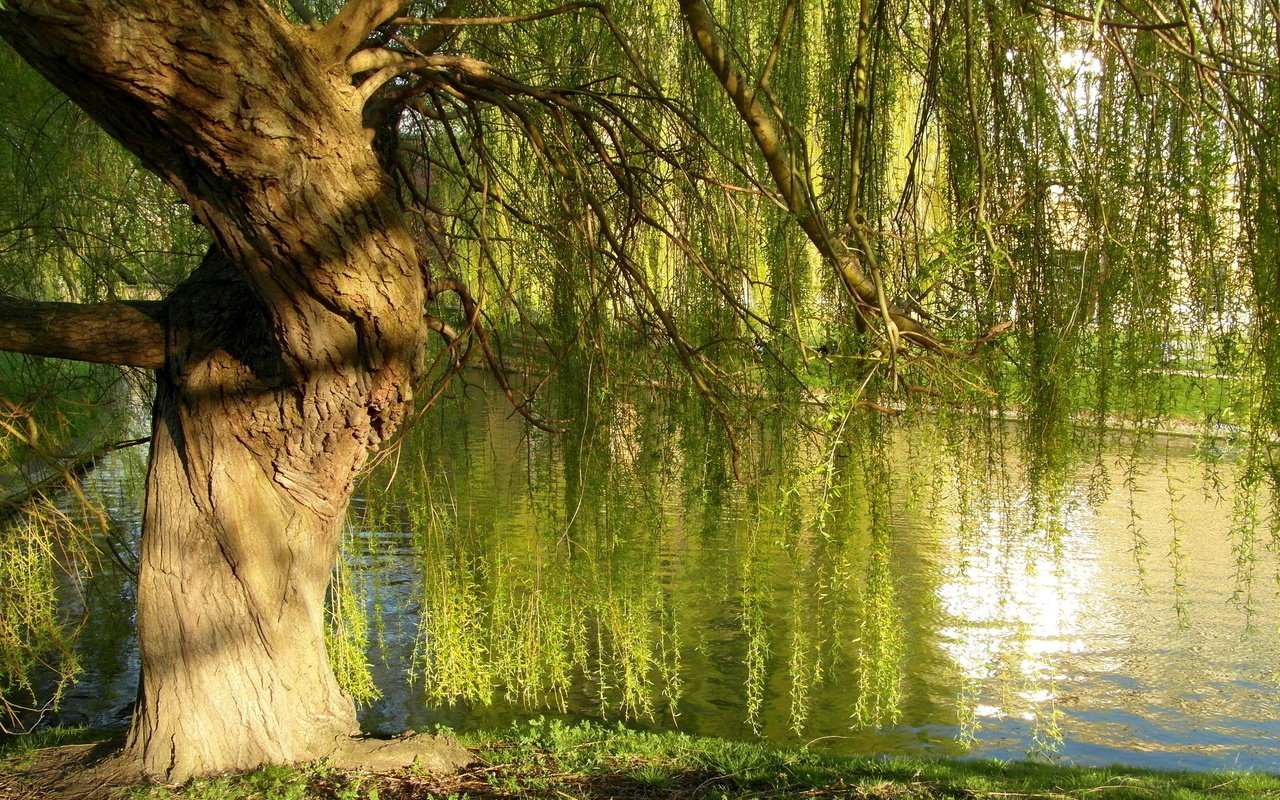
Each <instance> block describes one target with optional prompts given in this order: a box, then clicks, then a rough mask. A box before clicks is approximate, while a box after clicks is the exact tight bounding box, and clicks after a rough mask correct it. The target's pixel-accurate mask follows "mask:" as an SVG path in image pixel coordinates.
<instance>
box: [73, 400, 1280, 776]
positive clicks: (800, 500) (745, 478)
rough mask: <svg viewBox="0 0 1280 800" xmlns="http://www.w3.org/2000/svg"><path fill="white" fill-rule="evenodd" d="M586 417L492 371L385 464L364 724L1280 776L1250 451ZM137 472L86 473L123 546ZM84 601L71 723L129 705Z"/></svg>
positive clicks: (366, 598) (359, 553) (122, 654)
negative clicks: (729, 434) (554, 720)
mask: <svg viewBox="0 0 1280 800" xmlns="http://www.w3.org/2000/svg"><path fill="white" fill-rule="evenodd" d="M587 408H590V409H592V410H593V414H594V416H593V418H594V419H595V420H596V421H595V422H594V423H592V424H589V425H586V426H571V427H572V430H571V431H570V432H569V433H567V434H565V435H563V436H559V437H556V436H551V435H547V434H542V433H538V432H533V433H530V432H529V431H528V429H527V426H526V425H524V424H523V423H522V422H520V421H519V420H518V418H517V419H512V415H511V412H510V407H509V405H508V404H507V403H506V401H505V400H503V399H502V397H501V395H500V394H498V393H496V392H494V391H492V389H491V388H490V389H489V390H488V391H486V390H485V387H483V386H472V387H470V388H469V389H468V391H467V392H466V393H465V394H463V395H460V396H459V397H455V398H452V399H446V400H444V401H442V405H441V406H440V407H439V408H437V409H435V410H433V412H432V413H431V414H429V415H428V416H427V417H426V419H425V420H424V421H423V423H422V424H421V425H419V426H418V427H417V428H416V429H415V430H414V432H413V434H412V435H411V436H410V437H409V438H407V439H406V441H405V442H404V443H403V446H402V447H401V448H400V450H399V451H398V453H397V454H396V455H394V456H392V457H388V458H387V459H386V460H385V461H384V462H383V463H382V464H381V465H379V467H378V468H377V469H376V470H375V471H374V472H373V473H372V474H371V476H370V477H369V479H368V480H367V481H366V483H365V485H364V487H363V488H362V490H361V497H360V498H358V499H357V501H356V503H355V507H354V508H353V513H352V524H351V530H350V534H349V537H348V543H347V552H346V555H345V558H344V563H345V569H344V570H343V576H342V580H343V582H344V584H343V585H345V586H347V587H349V588H350V589H351V590H352V592H351V595H350V596H352V597H356V596H358V597H360V598H361V599H360V601H359V603H360V605H359V606H358V607H357V608H356V613H354V614H352V613H349V614H348V615H347V622H346V623H345V625H344V630H345V631H346V632H347V635H348V636H349V637H350V638H351V639H352V640H354V641H355V642H356V643H357V644H358V645H360V646H361V647H362V648H363V651H364V653H365V659H366V660H367V663H368V665H369V668H370V671H371V674H372V677H373V679H374V680H375V682H376V684H377V686H378V687H379V688H380V690H381V697H379V698H378V699H376V700H373V701H372V702H371V703H369V704H368V705H367V706H366V707H365V708H364V709H363V711H362V718H363V722H364V725H365V727H366V728H367V729H370V730H374V731H385V732H394V731H400V730H403V729H406V728H414V729H425V728H428V727H431V726H433V725H447V726H450V727H453V728H455V729H463V728H472V727H493V726H503V725H505V724H507V723H508V722H509V721H510V720H512V719H516V718H527V717H531V716H538V715H547V714H549V715H557V716H559V715H563V716H565V717H568V718H583V717H591V718H601V717H604V718H606V719H609V720H622V721H626V722H627V723H628V724H631V725H636V726H640V727H652V728H663V729H668V728H678V729H680V730H683V731H687V732H690V733H694V734H704V735H714V736H724V737H730V738H736V739H752V738H755V737H764V738H766V739H769V740H772V741H776V742H779V743H785V744H801V745H802V744H809V745H810V746H812V747H814V748H820V749H822V750H824V751H831V752H840V753H937V754H946V755H970V756H984V757H985V756H995V757H1001V758H1023V757H1027V756H1028V755H1030V756H1032V757H1040V758H1049V759H1053V760H1056V761H1061V762H1065V763H1077V764H1110V763H1124V764H1131V765H1135V766H1152V767H1166V768H1181V769H1192V770H1197V769H1211V768H1241V769H1258V770H1270V771H1280V692H1278V690H1280V677H1278V670H1280V636H1278V632H1277V623H1278V622H1280V601H1278V600H1277V588H1278V587H1277V583H1276V575H1277V572H1280V558H1278V556H1277V548H1276V543H1275V541H1274V540H1273V539H1271V538H1270V535H1269V533H1267V532H1266V526H1265V524H1264V525H1263V526H1262V532H1260V533H1259V534H1258V536H1257V537H1250V536H1246V535H1244V534H1242V533H1240V532H1239V530H1238V529H1236V528H1235V527H1234V526H1233V521H1232V520H1233V518H1238V514H1236V516H1235V517H1233V509H1235V510H1236V511H1237V512H1238V511H1239V510H1240V508H1241V506H1240V505H1239V502H1238V501H1237V499H1236V498H1235V497H1234V494H1233V483H1234V480H1235V467H1234V465H1233V463H1232V458H1231V453H1230V452H1228V453H1226V457H1225V458H1222V459H1220V460H1219V463H1217V465H1216V466H1214V467H1212V468H1208V467H1206V465H1205V463H1204V460H1203V459H1202V458H1199V457H1197V455H1196V451H1195V443H1194V442H1193V441H1192V440H1190V439H1178V438H1162V437H1152V438H1150V439H1149V440H1147V441H1145V442H1144V443H1143V444H1142V445H1141V446H1135V445H1134V444H1133V443H1132V441H1131V440H1130V439H1127V438H1114V439H1112V440H1109V441H1108V442H1107V443H1106V444H1105V445H1104V446H1102V447H1101V449H1094V450H1093V451H1091V452H1086V453H1084V454H1081V455H1079V456H1078V458H1077V459H1076V460H1074V461H1071V462H1070V463H1069V464H1067V465H1066V466H1063V465H1062V464H1058V466H1057V468H1056V472H1054V474H1055V475H1057V478H1055V479H1053V480H1049V479H1047V478H1045V477H1044V476H1043V475H1041V476H1040V477H1039V478H1037V476H1036V474H1035V473H1034V471H1029V470H1027V469H1025V468H1023V467H1022V466H1020V465H1017V464H1016V463H1011V458H1012V457H1006V456H1004V455H993V452H995V451H992V450H990V449H987V444H989V443H990V442H991V441H992V440H993V435H992V433H991V431H992V426H989V425H988V426H972V427H974V428H975V429H979V428H984V429H985V433H983V434H982V435H981V436H979V435H977V434H974V433H971V432H964V431H962V430H961V428H963V427H964V426H963V425H957V424H955V423H935V422H932V421H928V420H923V419H921V420H916V421H892V422H891V421H888V420H885V421H883V422H879V421H873V423H872V425H873V426H874V427H875V428H876V430H877V431H878V434H877V435H876V436H868V435H867V431H866V430H865V429H861V428H859V429H857V430H855V428H854V427H851V426H850V423H849V420H847V419H845V420H828V424H827V426H826V428H825V431H826V433H825V434H823V435H812V436H811V435H807V434H805V435H802V434H800V433H798V432H797V430H793V429H791V428H789V427H788V426H790V425H792V424H793V423H792V422H791V421H783V420H778V421H771V420H769V419H764V418H761V419H758V420H754V421H753V422H752V423H751V424H750V425H746V424H744V425H743V427H742V430H740V431H739V444H740V445H741V450H740V453H739V455H738V457H737V459H736V461H735V459H734V458H733V457H732V456H731V455H730V449H729V447H728V442H727V438H726V436H725V435H724V433H723V430H722V429H721V428H720V426H719V424H718V423H717V422H715V421H714V419H711V418H707V417H703V416H701V415H700V414H699V413H698V412H697V411H696V410H693V411H690V410H689V409H686V408H684V407H683V406H680V405H679V404H675V403H673V402H672V401H670V399H669V398H663V397H662V396H661V395H660V394H655V393H639V394H636V395H634V396H628V397H625V398H618V397H612V398H604V399H599V398H597V399H593V400H592V401H591V402H590V403H589V404H587V405H585V406H577V407H572V404H569V405H568V406H566V408H565V409H561V410H563V411H565V414H564V415H565V416H575V417H577V418H583V417H586V416H590V415H588V414H587V412H586V411H585V410H584V409H587ZM575 412H576V413H575ZM842 426H843V427H842ZM744 431H745V433H744ZM833 431H834V433H833ZM1000 435H1001V434H1000V433H999V432H997V433H996V434H995V436H994V438H995V439H998V438H999V436H1000ZM836 438H840V439H842V440H843V443H842V444H839V445H837V446H832V442H833V441H834V440H835V439H836ZM984 443H987V444H984ZM127 463H129V462H128V457H124V458H121V459H115V460H113V461H112V462H111V463H109V464H107V465H105V466H104V468H103V469H100V470H99V471H98V472H96V473H94V474H93V475H91V476H89V478H87V482H88V483H89V485H90V486H91V488H93V489H94V490H95V491H97V492H98V493H100V494H101V495H102V496H103V498H104V502H105V505H106V507H107V508H108V510H109V512H110V514H111V516H112V519H113V525H114V526H115V528H116V530H117V532H118V534H119V536H118V537H117V538H119V539H120V540H121V542H123V543H124V544H125V545H126V546H127V544H128V543H129V542H130V541H133V540H134V538H135V537H136V527H137V524H138V522H137V520H138V507H139V505H140V497H139V493H138V491H137V489H136V486H137V481H136V480H127V479H125V478H126V474H125V473H136V470H137V465H136V463H135V464H134V465H133V466H130V467H128V468H127V469H126V466H125V465H126V464H127ZM735 470H736V472H737V476H736V477H735V475H734V473H735ZM1063 475H1067V476H1068V478H1067V479H1064V478H1063ZM1258 514H1259V515H1260V516H1261V517H1262V518H1263V520H1264V523H1265V513H1264V511H1259V512H1258ZM1233 531H1234V532H1233ZM121 557H122V559H123V560H125V561H126V562H127V560H128V558H129V555H128V554H127V553H122V554H121ZM89 597H90V605H91V606H92V607H94V608H98V607H116V608H125V609H127V608H128V603H129V600H130V588H129V584H128V580H127V579H126V578H123V577H122V575H121V573H120V572H119V571H118V570H112V569H110V568H109V566H108V565H104V566H103V568H101V569H100V570H99V572H98V575H97V576H96V577H95V579H94V581H93V583H92V584H91V588H90V592H89ZM349 610H350V609H349ZM95 613H96V614H97V615H98V618H97V620H94V621H91V624H90V625H88V626H87V627H86V629H85V640H84V651H85V666H86V674H85V680H84V681H83V682H82V684H81V685H80V686H79V687H77V688H76V689H74V690H73V691H72V695H71V698H70V701H69V703H68V706H67V708H68V711H67V715H68V718H74V717H75V715H76V714H80V715H83V716H89V717H96V718H101V716H102V715H103V714H109V713H112V711H113V710H118V709H119V708H120V706H122V705H124V704H125V703H127V702H128V700H129V699H130V698H131V696H132V692H133V680H134V677H133V671H134V670H135V669H136V653H135V651H134V648H135V644H134V642H133V639H132V634H131V633H130V631H129V629H128V627H127V625H123V626H122V625H118V624H109V623H108V622H107V621H106V620H107V616H108V615H107V614H106V613H105V612H102V611H95Z"/></svg>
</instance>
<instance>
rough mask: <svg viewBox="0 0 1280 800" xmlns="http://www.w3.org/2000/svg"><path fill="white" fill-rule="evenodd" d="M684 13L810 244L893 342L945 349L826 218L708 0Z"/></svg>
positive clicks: (685, 3) (683, 4) (689, 4)
mask: <svg viewBox="0 0 1280 800" xmlns="http://www.w3.org/2000/svg"><path fill="white" fill-rule="evenodd" d="M680 13H681V14H682V15H683V16H684V19H685V23H686V24H687V25H688V27H689V33H690V34H691V35H692V37H693V41H694V43H695V44H696V45H697V47H698V51H699V52H700V53H701V54H702V57H703V59H704V60H705V61H706V62H707V65H708V66H710V67H711V71H712V72H714V73H715V76H716V78H717V80H719V82H720V86H721V87H722V88H723V89H724V91H725V94H726V95H728V97H729V99H730V101H731V102H732V103H733V105H734V108H735V109H737V111H738V116H740V117H741V118H742V121H743V122H745V123H746V125H747V129H748V130H749V131H750V132H751V137H752V139H753V140H754V141H755V143H756V149H758V150H759V151H760V154H761V155H762V156H763V157H764V160H765V164H766V165H767V166H768V168H769V173H770V175H772V176H773V180H774V183H775V184H776V185H777V187H778V193H779V194H781V195H782V197H783V199H785V200H786V203H787V207H788V209H789V210H790V211H791V213H792V214H794V215H795V217H796V221H797V222H798V223H799V224H800V227H801V229H802V230H803V231H804V232H805V235H806V236H808V238H809V241H811V242H812V243H813V245H814V247H816V248H817V249H818V252H819V253H821V254H822V256H823V257H824V258H826V259H827V260H828V261H829V262H830V263H831V264H832V265H833V266H834V267H835V269H836V271H837V273H838V274H839V276H840V278H841V280H842V281H843V282H844V284H845V286H846V288H847V289H848V290H849V293H850V295H852V297H853V300H854V301H855V302H856V303H857V304H858V305H859V307H860V308H862V309H865V310H869V311H872V312H874V313H876V314H877V315H879V316H881V317H883V318H884V322H885V326H886V328H888V330H889V332H890V338H891V339H892V338H896V336H897V335H898V334H906V335H907V336H908V337H909V338H910V339H911V340H912V341H914V342H916V343H917V344H921V345H923V346H925V347H930V348H936V347H939V346H940V344H941V343H940V342H939V341H938V339H937V338H936V337H935V336H934V335H933V334H932V333H930V332H929V330H928V329H926V328H925V327H924V326H923V325H921V324H920V323H919V322H918V321H916V320H915V319H913V318H912V317H910V316H908V315H907V314H906V313H905V312H903V311H902V310H901V309H898V308H895V307H891V306H889V305H888V304H887V303H886V302H885V299H884V296H883V295H884V292H883V287H881V286H880V282H879V280H878V279H877V278H876V275H875V273H874V270H872V271H869V270H867V269H866V268H865V267H864V265H863V263H862V261H861V260H859V258H858V257H857V255H856V254H855V252H854V250H853V249H852V248H850V247H849V245H848V244H847V243H845V242H844V241H843V240H842V239H841V238H840V237H838V236H836V235H834V234H833V233H832V231H831V229H830V228H829V227H828V225H827V224H826V222H825V220H823V218H822V215H821V214H820V213H819V210H818V207H817V203H815V202H814V198H813V192H812V190H811V189H810V187H809V183H808V180H807V179H806V177H805V176H804V175H803V174H801V172H800V171H797V170H796V169H795V168H794V164H795V158H794V155H793V154H792V153H791V152H790V151H789V150H788V148H787V145H786V142H785V140H784V139H783V136H782V135H781V133H780V129H781V128H782V125H781V124H780V122H779V121H778V120H776V119H774V116H773V114H771V113H770V112H769V111H768V110H767V109H766V108H765V107H764V106H763V105H761V103H760V99H759V97H758V94H759V92H758V91H757V90H756V89H755V88H752V87H751V85H750V84H749V82H748V81H747V79H746V77H745V76H744V75H743V74H742V73H741V72H740V71H739V70H738V69H737V68H736V67H735V66H734V65H733V63H732V61H731V59H730V56H729V52H728V50H727V49H726V48H725V47H724V45H722V44H721V43H720V41H719V39H718V38H717V36H716V32H715V29H714V23H713V22H712V20H711V14H710V12H709V11H708V10H707V6H706V3H704V2H703V0H680ZM865 244H866V243H865V242H863V241H859V249H862V250H863V251H864V253H866V254H867V255H868V256H869V255H870V253H869V251H867V250H866V247H865Z"/></svg>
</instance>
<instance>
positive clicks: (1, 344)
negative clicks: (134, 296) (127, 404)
mask: <svg viewBox="0 0 1280 800" xmlns="http://www.w3.org/2000/svg"><path fill="white" fill-rule="evenodd" d="M163 318H164V304H163V303H159V302H145V301H128V302H114V303H94V304H85V303H52V302H41V301H38V300H23V299H21V298H18V297H12V296H8V295H0V350H8V351H10V352H13V353H27V354H28V355H34V356H51V357H53V358H68V359H72V360H74V361H93V362H97V363H99V364H116V365H119V366H127V367H142V368H145V369H160V368H161V367H163V366H164V352H165V346H164V345H165V329H164V323H163Z"/></svg>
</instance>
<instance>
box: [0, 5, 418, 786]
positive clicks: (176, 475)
mask: <svg viewBox="0 0 1280 800" xmlns="http://www.w3.org/2000/svg"><path fill="white" fill-rule="evenodd" d="M5 5H6V8H7V9H8V10H6V11H0V35H3V36H5V38H6V39H8V40H10V41H11V42H12V43H13V45H14V46H15V47H16V48H17V49H18V50H19V51H20V52H21V53H22V54H23V55H24V57H26V58H27V60H28V61H30V62H32V63H33V64H34V65H35V66H36V67H37V68H38V69H40V70H41V71H42V72H43V73H44V74H45V75H46V76H48V77H49V78H50V79H51V80H52V81H53V82H54V83H55V84H56V85H57V86H59V87H60V88H61V89H62V90H63V91H65V92H66V93H67V94H68V95H69V96H70V97H71V98H72V99H73V100H75V101H76V102H77V103H79V104H80V105H81V106H83V107H84V108H85V109H86V110H87V111H88V112H89V113H90V114H91V115H92V116H94V117H95V118H96V119H97V120H98V121H99V122H100V123H101V124H102V125H103V126H104V127H105V128H106V129H107V130H108V131H109V132H110V133H111V134H112V135H113V136H115V137H116V138H118V139H119V140H120V141H122V142H123V143H124V144H125V145H126V146H128V147H129V148H130V149H132V150H133V151H134V152H135V153H137V154H138V155H139V156H140V157H141V158H142V159H143V161H144V162H145V163H147V164H148V165H149V166H150V167H151V168H152V169H154V170H155V171H156V172H157V173H159V174H160V175H161V176H162V177H163V178H165V180H166V181H167V182H168V183H170V184H171V185H172V186H174V187H175V188H176V189H177V190H178V192H179V193H180V194H181V195H182V196H183V197H184V199H186V201H187V202H188V204H190V206H191V207H192V209H193V211H194V212H195V214H196V215H197V217H199V219H200V220H201V221H202V222H203V223H204V224H205V225H206V226H207V227H208V228H209V229H210V230H211V231H212V232H213V234H214V236H215V239H216V241H217V247H216V248H215V251H214V252H213V253H212V254H211V256H210V257H209V258H207V259H206V261H205V263H204V265H202V267H201V268H200V269H199V270H197V272H196V273H195V274H194V275H193V276H192V277H191V279H190V280H188V281H187V282H186V283H185V284H184V285H183V286H182V287H180V289H178V290H177V291H176V292H175V294H174V295H173V296H172V297H170V298H169V299H168V301H167V319H168V325H169V329H168V337H167V352H166V358H165V366H164V368H163V369H162V370H161V371H160V374H159V390H158V394H157V400H156V410H155V438H154V441H153V445H152V460H151V464H150V471H149V474H148V482H147V500H146V514H145V518H144V528H143V547H142V551H143V552H142V562H141V569H140V576H139V589H138V626H139V641H140V644H141V649H142V666H143V679H142V686H141V689H140V696H139V704H138V711H137V715H136V718H135V721H134V727H133V732H132V735H131V737H130V741H131V745H130V746H131V747H132V749H133V750H134V751H135V752H136V753H137V754H139V755H140V756H141V758H142V759H143V766H144V768H145V769H146V771H147V772H148V773H149V774H152V775H156V776H160V777H163V778H166V779H168V780H180V779H183V778H185V777H188V776H190V775H193V774H200V773H209V772H219V771H224V770H229V769H240V768H245V767H251V766H254V765H257V764H261V763H266V762H287V761H297V760H301V759H308V758H315V757H319V756H322V755H325V754H327V753H328V752H331V751H332V750H333V747H334V739H335V737H338V736H343V735H346V734H349V733H351V732H353V731H354V728H355V722H354V712H353V707H352V704H351V702H350V700H349V699H348V698H345V697H342V696H341V694H340V693H339V691H338V689H337V686H336V685H335V683H334V681H333V678H332V675H331V673H330V670H329V667H328V663H327V658H326V656H325V652H324V639H323V631H322V621H323V614H322V612H323V601H324V593H325V588H326V586H327V584H328V580H329V575H330V571H331V569H332V567H333V564H334V561H335V558H336V553H337V539H338V533H339V530H340V525H341V522H342V519H343V516H344V513H345V510H346V505H347V501H348V499H349V497H350V493H351V485H352V480H353V478H354V476H355V473H356V471H357V470H358V469H359V468H360V467H361V466H362V465H363V463H364V461H365V459H366V457H367V454H368V452H369V450H370V448H372V447H376V446H377V445H378V444H379V443H380V442H381V441H383V440H384V439H385V438H386V437H387V436H389V435H390V434H391V433H392V432H393V431H394V430H395V428H396V426H397V425H398V424H399V423H400V421H401V420H402V419H403V417H404V415H405V413H406V412H407V410H408V406H409V404H410V402H411V394H410V387H411V385H412V380H413V378H414V375H415V370H416V369H418V364H419V360H420V359H419V353H420V349H421V347H422V343H423V338H424V332H425V328H424V323H423V301H424V289H423V286H424V279H425V277H426V276H425V275H424V274H423V270H422V268H421V265H420V263H419V260H418V254H417V253H416V251H415V247H414V244H413V242H412V239H411V238H410V236H409V235H408V232H407V231H406V229H405V227H404V224H403V216H402V210H401V209H400V207H399V205H398V204H397V203H396V201H395V199H394V193H393V192H392V191H391V190H390V188H391V187H390V185H389V183H388V180H387V178H386V176H385V174H384V173H383V171H382V170H381V168H380V167H379V164H378V162H377V159H376V157H375V154H374V152H373V149H372V148H371V146H370V141H371V137H370V135H369V133H368V132H367V131H365V130H364V129H363V127H362V123H361V108H360V103H359V99H358V96H357V95H356V93H355V91H354V90H353V89H352V87H351V86H350V85H349V83H348V79H347V77H346V75H345V73H344V72H343V71H342V69H341V66H340V64H341V61H342V59H341V58H338V59H336V60H335V56H334V53H333V50H332V48H333V47H334V46H335V41H338V40H342V41H345V39H343V37H344V36H346V37H347V38H355V37H354V36H352V35H350V34H342V35H337V36H336V37H335V35H334V34H333V31H330V32H329V33H328V34H326V33H325V32H324V31H321V32H313V31H310V30H305V29H295V28H293V27H292V26H290V25H289V24H288V23H287V22H286V21H285V20H284V19H283V18H282V17H281V16H280V14H279V12H278V11H277V10H276V9H275V8H274V7H273V6H271V5H268V4H267V3H264V2H258V1H257V0H242V1H241V2H231V1H228V2H223V3H219V4H217V7H216V10H214V9H212V8H211V7H210V6H209V5H208V4H207V3H206V2H204V0H129V2H125V1H124V0H84V1H83V2H70V1H69V0H6V3H5ZM344 30H346V29H344ZM354 30H358V26H357V28H355V29H354Z"/></svg>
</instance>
